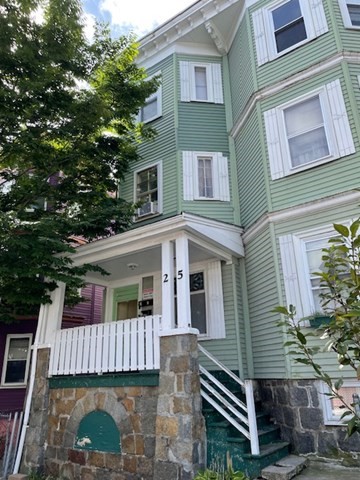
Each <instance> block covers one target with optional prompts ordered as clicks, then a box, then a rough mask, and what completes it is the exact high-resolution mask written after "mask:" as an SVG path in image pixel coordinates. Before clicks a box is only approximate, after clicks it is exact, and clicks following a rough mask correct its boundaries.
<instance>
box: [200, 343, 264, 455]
mask: <svg viewBox="0 0 360 480" xmlns="http://www.w3.org/2000/svg"><path fill="white" fill-rule="evenodd" d="M199 351H200V352H201V353H203V354H204V355H205V356H206V357H207V358H208V359H209V360H211V361H212V362H213V363H214V364H215V365H216V366H217V367H219V368H220V369H221V370H222V371H223V372H225V373H226V375H228V377H230V378H231V379H232V380H234V381H235V382H237V383H238V384H239V385H240V386H241V387H242V389H243V390H244V391H245V398H246V403H244V402H242V401H241V400H240V399H239V398H237V397H236V395H234V394H233V393H232V392H231V391H230V390H229V389H228V388H226V387H225V385H223V384H222V383H221V382H220V381H219V380H218V379H217V378H215V377H214V376H213V375H212V374H211V373H210V372H209V371H208V370H206V368H204V367H203V366H201V365H200V374H201V375H202V377H201V378H200V383H201V386H202V387H203V388H204V389H206V390H207V392H208V393H207V392H206V391H205V390H204V389H201V396H202V397H203V398H204V399H205V400H206V401H207V402H208V403H209V404H210V405H211V406H212V407H213V408H214V409H215V410H216V411H218V412H219V413H220V414H221V415H222V416H223V417H224V418H225V419H226V420H227V421H228V422H229V423H231V425H233V426H234V427H235V428H236V429H237V430H238V431H239V432H241V433H242V434H243V435H244V436H245V437H246V438H248V439H249V440H250V445H251V453H252V455H259V453H260V447H259V438H258V431H257V424H256V412H255V401H254V391H253V385H252V381H251V380H245V381H243V380H241V379H240V378H239V377H238V376H237V375H235V373H233V372H232V371H231V370H229V369H228V368H227V367H226V366H225V365H224V364H223V363H221V362H220V361H219V360H218V359H217V358H216V357H214V356H213V355H212V354H211V353H210V352H208V351H207V350H206V349H205V348H204V347H202V346H201V345H199ZM205 377H206V378H205ZM214 385H215V386H216V388H214ZM209 393H210V395H209Z"/></svg>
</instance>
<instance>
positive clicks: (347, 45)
mask: <svg viewBox="0 0 360 480" xmlns="http://www.w3.org/2000/svg"><path fill="white" fill-rule="evenodd" d="M332 3H333V10H334V19H335V21H334V24H335V27H334V28H337V29H338V32H339V36H340V39H341V46H342V49H343V50H345V51H350V52H358V51H359V33H360V32H359V30H357V29H353V28H345V26H344V22H343V18H342V15H341V11H340V7H339V2H332Z"/></svg>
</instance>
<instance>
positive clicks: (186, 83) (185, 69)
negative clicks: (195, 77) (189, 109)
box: [180, 62, 191, 102]
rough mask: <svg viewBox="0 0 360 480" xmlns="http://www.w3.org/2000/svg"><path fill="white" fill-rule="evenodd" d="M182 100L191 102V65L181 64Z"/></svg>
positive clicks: (187, 63)
mask: <svg viewBox="0 0 360 480" xmlns="http://www.w3.org/2000/svg"><path fill="white" fill-rule="evenodd" d="M180 92H181V93H180V99H181V101H182V102H190V100H191V88H190V63H189V62H180Z"/></svg>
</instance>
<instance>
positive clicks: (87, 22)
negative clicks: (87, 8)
mask: <svg viewBox="0 0 360 480" xmlns="http://www.w3.org/2000/svg"><path fill="white" fill-rule="evenodd" d="M83 24H84V33H85V36H86V38H87V39H88V41H89V42H90V43H91V42H92V41H93V38H94V33H95V24H96V18H95V15H92V14H91V13H85V12H84V13H83Z"/></svg>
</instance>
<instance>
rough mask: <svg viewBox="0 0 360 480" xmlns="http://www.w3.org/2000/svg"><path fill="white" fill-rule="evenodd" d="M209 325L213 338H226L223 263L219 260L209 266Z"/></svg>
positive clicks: (207, 290) (210, 334) (207, 313)
mask: <svg viewBox="0 0 360 480" xmlns="http://www.w3.org/2000/svg"><path fill="white" fill-rule="evenodd" d="M206 292H207V307H208V308H207V312H206V315H207V325H208V334H209V337H211V338H225V336H226V334H225V315H224V298H223V290H222V278H221V263H220V261H219V260H216V261H214V262H210V263H209V264H208V266H207V289H206Z"/></svg>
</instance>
